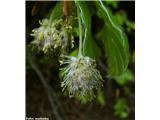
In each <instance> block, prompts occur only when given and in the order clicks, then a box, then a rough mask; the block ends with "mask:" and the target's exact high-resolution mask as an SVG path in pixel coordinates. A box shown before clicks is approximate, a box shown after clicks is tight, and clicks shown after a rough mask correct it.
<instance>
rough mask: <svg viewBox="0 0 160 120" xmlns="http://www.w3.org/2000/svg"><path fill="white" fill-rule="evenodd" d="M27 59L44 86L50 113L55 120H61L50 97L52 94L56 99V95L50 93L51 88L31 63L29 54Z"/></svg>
mask: <svg viewBox="0 0 160 120" xmlns="http://www.w3.org/2000/svg"><path fill="white" fill-rule="evenodd" d="M27 58H28V61H29V63H30V65H31V66H32V68H33V69H34V70H35V72H36V74H37V75H38V77H39V78H40V81H41V82H42V84H43V86H44V89H45V91H46V93H47V95H48V99H49V102H50V104H51V108H52V112H53V113H54V115H55V118H56V120H63V119H62V117H61V116H60V115H59V113H58V109H57V106H56V104H55V103H54V100H53V97H52V94H53V95H54V96H55V97H56V93H54V91H52V93H51V92H50V91H51V87H50V86H49V85H48V84H47V82H46V80H45V78H44V76H43V75H42V73H41V71H40V70H39V69H38V67H37V66H36V64H35V63H34V62H33V60H32V57H31V56H30V55H29V53H28V56H27Z"/></svg>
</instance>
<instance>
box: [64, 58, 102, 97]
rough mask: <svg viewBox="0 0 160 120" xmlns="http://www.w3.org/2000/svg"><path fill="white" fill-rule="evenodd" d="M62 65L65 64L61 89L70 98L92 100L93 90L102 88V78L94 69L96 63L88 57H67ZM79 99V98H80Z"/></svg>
mask: <svg viewBox="0 0 160 120" xmlns="http://www.w3.org/2000/svg"><path fill="white" fill-rule="evenodd" d="M67 58H68V59H67V60H65V61H64V62H63V63H62V64H67V66H66V67H64V68H63V69H62V73H61V74H62V77H63V82H62V83H61V87H63V91H66V92H67V93H68V94H69V95H70V96H71V97H80V96H81V97H83V98H85V99H88V100H92V98H93V97H94V90H95V89H98V88H100V87H101V86H102V81H103V80H102V77H101V75H100V72H99V71H98V70H97V69H96V62H95V60H93V59H92V58H89V57H83V56H82V57H79V58H77V57H67ZM81 97H80V98H81Z"/></svg>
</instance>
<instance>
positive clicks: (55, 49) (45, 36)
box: [31, 19, 74, 55]
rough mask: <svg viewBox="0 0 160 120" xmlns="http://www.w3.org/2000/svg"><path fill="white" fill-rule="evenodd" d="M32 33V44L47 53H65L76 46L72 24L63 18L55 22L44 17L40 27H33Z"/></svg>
mask: <svg viewBox="0 0 160 120" xmlns="http://www.w3.org/2000/svg"><path fill="white" fill-rule="evenodd" d="M31 35H32V36H34V41H33V42H32V44H33V45H35V46H36V47H37V48H38V50H40V51H41V50H42V51H43V52H44V53H45V54H48V53H56V54H58V55H64V54H66V53H67V51H68V49H69V48H72V47H73V46H74V44H73V43H74V38H73V34H72V26H71V25H70V23H68V22H64V21H63V19H58V20H54V21H53V22H50V21H49V20H48V19H43V20H42V21H41V22H40V27H39V28H35V29H33V30H32V34H31Z"/></svg>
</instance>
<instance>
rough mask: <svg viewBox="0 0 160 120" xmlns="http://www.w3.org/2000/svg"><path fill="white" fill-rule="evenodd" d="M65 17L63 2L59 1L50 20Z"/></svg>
mask: <svg viewBox="0 0 160 120" xmlns="http://www.w3.org/2000/svg"><path fill="white" fill-rule="evenodd" d="M62 17H63V2H62V1H60V2H57V3H56V5H55V7H54V8H53V10H52V12H51V17H50V20H51V21H53V20H55V19H60V18H62Z"/></svg>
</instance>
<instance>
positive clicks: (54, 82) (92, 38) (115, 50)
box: [26, 0, 135, 120]
mask: <svg viewBox="0 0 160 120" xmlns="http://www.w3.org/2000/svg"><path fill="white" fill-rule="evenodd" d="M46 4H47V3H46ZM48 4H50V3H49V2H48ZM122 4H124V2H122V1H108V0H106V1H103V2H99V1H93V2H85V1H75V2H72V8H71V9H72V10H71V13H70V14H71V15H72V16H74V17H77V8H80V10H81V14H80V15H81V18H82V26H83V53H84V55H86V56H89V57H91V58H93V59H96V61H97V65H98V68H99V70H100V72H101V74H102V77H103V79H104V87H103V88H101V89H98V91H96V99H95V100H94V101H93V103H97V104H98V105H100V106H103V107H105V106H106V105H108V104H111V108H113V110H114V112H113V114H114V115H115V116H116V117H118V118H122V119H124V118H125V119H127V120H128V118H129V116H130V114H131V113H133V114H134V102H133V103H132V102H131V99H132V100H133V101H134V84H135V83H134V82H135V81H134V79H135V78H134V64H135V48H134V31H135V23H134V19H132V20H131V19H130V18H129V17H130V16H131V15H130V14H129V12H130V11H129V12H128V11H127V10H131V9H134V8H129V9H127V10H126V9H124V8H125V7H121V6H123V5H122ZM128 4H130V3H129V2H128ZM27 5H31V2H27ZM132 5H134V4H133V3H132ZM46 6H47V5H46ZM48 6H49V5H48ZM53 6H54V7H46V9H49V10H45V6H41V7H42V8H43V7H44V8H43V10H44V12H41V11H39V12H38V11H37V15H36V16H34V17H33V16H32V17H31V18H33V20H31V21H30V22H28V21H27V23H26V24H27V26H26V29H27V34H30V33H31V30H32V29H33V28H35V26H36V27H39V26H38V25H37V23H38V21H39V19H42V18H43V17H44V16H45V17H46V16H48V18H49V17H50V16H52V17H50V18H52V20H54V19H61V18H63V19H64V15H63V1H57V2H54V5H53ZM133 7H134V6H133ZM30 9H31V8H30ZM31 10H32V9H31ZM31 10H30V11H31ZM30 11H26V12H30ZM40 13H41V14H40ZM42 13H43V14H42ZM131 13H132V12H131ZM133 16H134V15H133ZM94 22H95V23H96V24H94ZM31 23H32V24H31ZM73 29H74V40H75V45H74V48H71V49H70V50H69V53H68V55H69V56H75V57H76V56H77V55H78V47H79V43H78V39H79V38H78V36H79V29H78V24H77V22H75V23H74V25H73ZM27 38H28V39H27V40H26V45H27V48H26V49H31V47H30V42H31V41H33V38H32V37H31V36H29V35H28V36H27ZM32 54H33V55H34V56H35V61H36V63H37V64H38V66H39V67H40V69H41V71H42V73H44V74H45V75H46V76H47V78H48V79H49V82H48V83H49V84H50V85H51V86H52V88H53V89H54V90H55V91H56V92H57V95H58V96H60V97H62V98H63V99H65V100H66V101H67V100H68V98H67V97H66V95H64V94H63V93H61V89H60V84H59V83H60V79H59V77H58V75H59V70H58V68H59V67H60V66H59V63H58V57H57V56H52V57H48V56H46V55H44V54H42V52H37V50H36V49H34V51H32ZM26 57H28V56H26ZM26 63H27V64H26V73H27V74H28V76H30V77H31V78H32V79H33V78H34V77H32V76H31V75H32V68H31V66H30V65H29V64H28V62H27V61H26ZM27 80H28V79H27ZM117 90H118V92H116V91H117ZM79 97H80V96H79ZM79 97H77V98H76V99H74V100H75V101H80V103H81V104H84V105H86V104H89V102H88V101H87V100H86V99H84V98H83V97H80V98H79ZM81 104H80V105H81ZM107 109H108V108H107Z"/></svg>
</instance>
